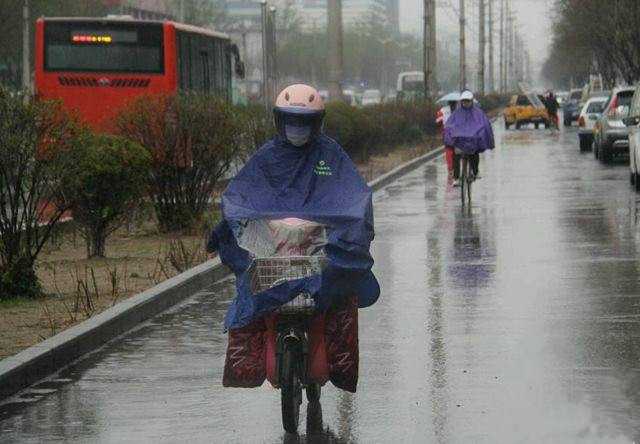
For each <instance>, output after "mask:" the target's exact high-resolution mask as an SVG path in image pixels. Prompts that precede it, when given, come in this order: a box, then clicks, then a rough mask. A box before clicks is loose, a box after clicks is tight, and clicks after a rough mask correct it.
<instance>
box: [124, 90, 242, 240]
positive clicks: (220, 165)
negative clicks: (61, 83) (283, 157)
mask: <svg viewBox="0 0 640 444" xmlns="http://www.w3.org/2000/svg"><path fill="white" fill-rule="evenodd" d="M242 123H243V119H242V116H241V115H240V113H239V110H238V108H236V107H234V106H233V105H230V104H229V103H227V102H225V101H223V100H221V99H220V98H217V97H211V96H207V95H202V94H185V95H179V96H151V97H142V98H141V99H139V100H136V101H134V102H133V103H132V104H131V105H130V106H129V107H128V109H126V110H125V111H123V113H122V114H121V115H120V117H119V119H118V128H119V131H120V134H122V135H123V136H125V137H128V138H130V139H131V140H133V141H135V142H137V143H139V144H140V145H142V146H143V147H144V148H145V149H146V150H147V151H148V152H149V154H150V155H151V159H152V163H151V184H150V185H151V186H150V195H151V199H152V201H153V203H154V207H155V211H156V216H157V218H158V222H159V224H160V227H161V229H163V230H164V231H168V232H171V231H181V230H189V229H191V228H193V227H194V226H195V225H196V224H198V223H199V222H200V221H201V220H202V217H203V214H204V212H205V211H206V210H207V208H208V204H209V201H210V199H211V196H212V194H213V191H214V189H215V186H216V184H217V183H218V180H219V179H220V178H222V177H223V176H224V175H225V174H226V173H227V172H228V171H229V169H230V167H231V166H232V163H233V162H234V161H235V160H236V159H237V158H238V154H239V153H240V152H242V149H243V140H242V137H241V134H242Z"/></svg>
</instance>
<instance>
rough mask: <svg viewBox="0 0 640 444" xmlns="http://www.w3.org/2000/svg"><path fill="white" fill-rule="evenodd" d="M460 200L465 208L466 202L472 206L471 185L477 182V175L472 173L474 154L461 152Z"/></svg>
mask: <svg viewBox="0 0 640 444" xmlns="http://www.w3.org/2000/svg"><path fill="white" fill-rule="evenodd" d="M459 154H460V162H461V163H460V199H461V203H462V206H463V207H464V206H465V201H467V200H468V202H469V206H471V184H472V183H473V182H474V181H475V180H476V178H475V174H474V173H473V171H471V169H472V168H471V156H472V154H466V153H462V152H460V153H459Z"/></svg>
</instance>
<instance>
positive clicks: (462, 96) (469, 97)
mask: <svg viewBox="0 0 640 444" xmlns="http://www.w3.org/2000/svg"><path fill="white" fill-rule="evenodd" d="M460 100H473V93H472V92H471V91H469V90H468V89H465V90H464V91H462V94H460Z"/></svg>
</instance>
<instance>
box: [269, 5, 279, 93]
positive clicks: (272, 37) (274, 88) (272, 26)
mask: <svg viewBox="0 0 640 444" xmlns="http://www.w3.org/2000/svg"><path fill="white" fill-rule="evenodd" d="M276 31H277V30H276V8H275V6H271V7H270V8H269V43H270V45H269V61H270V62H271V63H270V64H269V65H270V66H269V74H270V75H271V81H270V82H269V86H270V87H271V95H270V96H269V99H270V102H271V103H273V102H275V100H276V94H278V60H277V56H278V51H277V46H276V44H277V34H276Z"/></svg>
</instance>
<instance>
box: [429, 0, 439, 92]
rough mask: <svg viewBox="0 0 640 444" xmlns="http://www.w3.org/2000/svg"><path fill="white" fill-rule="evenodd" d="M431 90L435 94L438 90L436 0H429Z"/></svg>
mask: <svg viewBox="0 0 640 444" xmlns="http://www.w3.org/2000/svg"><path fill="white" fill-rule="evenodd" d="M430 17H431V47H430V49H431V56H430V59H431V91H432V94H434V95H437V92H438V41H437V40H436V26H437V16H436V0H431V14H430Z"/></svg>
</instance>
